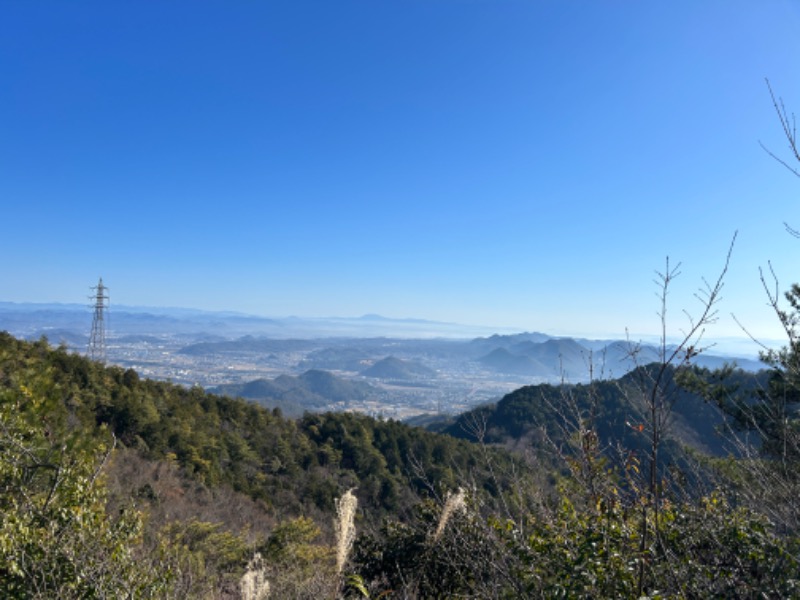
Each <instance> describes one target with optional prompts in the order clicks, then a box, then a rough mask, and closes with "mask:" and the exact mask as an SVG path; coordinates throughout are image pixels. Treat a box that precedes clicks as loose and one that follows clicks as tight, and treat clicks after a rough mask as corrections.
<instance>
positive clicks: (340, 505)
mask: <svg viewBox="0 0 800 600" xmlns="http://www.w3.org/2000/svg"><path fill="white" fill-rule="evenodd" d="M353 489H355V488H351V489H349V490H347V492H345V493H344V495H343V496H342V497H341V498H339V499H338V500H336V521H335V522H334V528H335V530H336V573H337V575H338V574H341V572H342V569H344V565H345V563H346V562H347V557H348V555H349V554H350V549H351V548H352V547H353V542H354V541H355V539H356V526H355V523H354V521H355V517H356V508H358V499H357V498H356V497H355V496H354V495H353Z"/></svg>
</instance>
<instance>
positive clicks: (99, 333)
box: [89, 277, 109, 363]
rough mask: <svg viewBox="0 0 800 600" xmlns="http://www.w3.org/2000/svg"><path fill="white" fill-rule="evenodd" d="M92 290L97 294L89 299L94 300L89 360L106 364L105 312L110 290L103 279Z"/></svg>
mask: <svg viewBox="0 0 800 600" xmlns="http://www.w3.org/2000/svg"><path fill="white" fill-rule="evenodd" d="M91 289H92V290H94V291H95V293H94V294H93V295H92V296H89V299H90V300H93V304H91V307H92V308H93V309H94V318H93V319H92V335H91V336H90V337H89V358H91V359H92V360H96V361H99V362H102V363H104V362H106V325H105V312H106V310H107V309H108V301H109V297H108V288H107V287H106V286H104V285H103V278H102V277H101V278H100V281H98V283H97V285H96V286H95V287H93V288H91Z"/></svg>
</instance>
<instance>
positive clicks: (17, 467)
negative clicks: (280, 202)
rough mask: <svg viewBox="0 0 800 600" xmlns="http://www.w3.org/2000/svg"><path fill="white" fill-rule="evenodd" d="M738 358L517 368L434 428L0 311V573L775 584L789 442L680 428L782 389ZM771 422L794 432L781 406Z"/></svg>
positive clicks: (593, 590) (551, 588)
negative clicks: (614, 369) (536, 381)
mask: <svg viewBox="0 0 800 600" xmlns="http://www.w3.org/2000/svg"><path fill="white" fill-rule="evenodd" d="M654 369H655V371H654ZM662 374H666V376H665V377H661V375H662ZM636 377H639V379H638V380H636ZM737 377H739V376H735V377H734V378H733V379H730V378H726V379H725V380H724V381H723V380H722V379H720V378H719V377H717V374H712V373H709V372H707V371H703V370H699V369H695V368H692V367H689V366H686V367H679V368H676V369H659V368H658V367H657V366H656V367H647V368H643V370H642V371H641V372H640V373H636V372H634V373H632V374H630V375H629V376H628V377H627V378H623V379H622V380H619V381H618V382H602V383H599V384H597V385H595V384H590V385H585V386H560V387H551V386H534V387H527V388H523V389H521V390H518V391H517V392H514V393H513V394H510V395H509V396H507V397H506V398H504V399H503V400H501V401H500V402H499V403H498V404H497V405H496V406H494V407H487V408H484V409H481V410H478V411H473V412H472V413H468V414H467V415H463V416H462V417H460V418H459V420H458V422H457V423H456V424H455V425H454V426H453V427H452V428H451V433H453V435H441V434H434V433H431V432H428V431H424V430H422V429H419V428H412V427H409V426H406V425H403V424H401V423H398V422H394V421H382V420H375V419H371V418H368V417H364V416H360V415H355V414H346V413H343V414H306V415H305V416H303V417H302V418H300V419H298V420H292V419H287V418H285V417H283V416H282V415H281V414H280V412H279V411H277V410H267V409H264V408H263V407H260V406H258V405H255V404H251V403H248V402H246V401H243V400H236V399H231V398H227V397H221V396H216V395H212V394H207V393H205V392H204V391H203V390H201V389H199V388H192V389H186V388H182V387H180V386H176V385H172V384H168V383H163V382H154V381H150V380H146V379H141V378H140V377H139V376H138V375H137V374H136V373H135V372H134V371H132V370H124V369H121V368H118V367H106V366H103V365H101V364H99V363H93V362H91V361H88V360H87V359H85V358H83V357H80V356H77V355H74V354H71V353H69V352H68V351H66V350H65V349H64V348H52V347H50V346H49V345H48V344H47V342H46V341H44V340H42V341H38V342H24V341H20V340H17V339H15V338H13V337H12V336H10V335H7V334H0V452H1V454H0V485H2V491H3V493H2V496H0V509H2V516H3V519H2V522H1V523H0V554H2V557H0V558H1V559H2V560H0V592H1V593H2V594H3V595H4V597H11V598H53V597H61V598H86V597H141V598H185V597H196V598H239V597H242V598H248V599H251V598H265V597H268V596H269V597H275V598H320V597H329V598H334V597H397V598H428V597H454V596H455V597H486V598H500V597H553V596H564V597H576V596H578V597H585V596H595V597H642V596H651V597H654V596H661V597H687V596H702V597H708V596H714V595H717V596H736V597H755V596H756V595H760V594H765V595H766V596H767V597H787V596H792V595H794V594H796V593H797V592H798V587H797V586H798V581H797V572H798V566H799V565H798V536H797V531H798V529H797V522H798V521H797V511H796V510H795V509H794V508H793V507H794V501H793V499H794V498H796V492H797V486H796V478H797V475H796V473H797V470H796V469H787V468H786V465H796V457H797V456H798V455H800V454H798V453H796V452H794V451H792V452H785V453H780V451H779V447H780V445H776V444H774V443H772V442H773V441H775V440H773V439H772V438H770V440H769V441H770V442H771V443H770V444H769V445H768V446H767V445H761V446H760V450H759V446H749V447H744V446H739V447H738V448H737V452H738V453H737V454H735V455H733V454H731V455H725V456H730V458H727V457H726V458H720V457H722V456H723V453H724V451H725V446H724V444H723V443H722V441H721V438H720V440H717V441H713V442H711V441H707V440H706V441H705V442H703V444H697V443H694V442H693V439H694V440H695V441H696V440H697V439H701V438H704V437H705V436H706V435H708V436H711V435H712V434H713V435H717V434H716V433H715V426H717V425H721V424H723V423H725V422H728V421H726V418H725V417H724V415H730V416H729V417H728V420H729V421H730V423H731V424H732V425H733V426H734V427H737V428H738V429H739V431H743V430H745V429H753V425H754V423H755V422H754V421H753V419H754V418H758V419H760V421H759V425H761V426H762V430H764V431H767V428H766V425H767V424H768V416H769V415H768V414H766V413H764V412H763V411H758V410H755V409H757V408H758V407H759V406H766V404H765V400H766V398H768V393H767V392H769V390H775V391H778V390H780V391H782V392H783V393H784V397H787V396H786V394H785V392H786V391H787V389H794V388H793V387H791V386H793V385H794V384H793V382H792V381H787V380H786V379H785V377H783V375H782V371H781V370H780V369H777V370H775V371H773V373H772V375H769V376H767V375H765V376H764V377H765V379H764V381H763V382H762V383H764V385H757V384H754V385H751V386H748V385H744V380H741V381H740V380H737ZM653 381H655V382H656V384H657V385H658V386H659V388H658V389H659V393H660V394H661V393H664V394H669V395H671V394H672V393H675V394H677V395H678V396H676V397H675V400H674V401H672V400H670V402H669V404H668V405H664V406H665V407H666V409H668V410H669V412H670V415H672V416H674V418H673V419H671V423H674V424H675V425H676V427H674V428H672V427H671V428H670V429H669V431H671V432H673V433H674V434H675V435H674V437H672V438H668V437H665V438H664V440H659V441H658V447H659V448H663V449H665V450H664V452H663V453H662V454H658V455H657V458H656V459H655V460H653V457H652V450H653V448H654V435H653V431H654V429H652V428H651V424H650V423H649V421H648V414H647V410H646V409H647V406H648V395H647V393H646V392H647V390H646V389H644V388H643V387H642V385H645V384H649V383H650V382H653ZM678 383H680V384H681V386H683V387H684V388H685V387H691V388H692V389H693V390H694V395H693V396H691V395H689V394H688V393H687V392H685V391H682V389H681V387H679V386H678ZM765 390H766V392H765ZM637 394H638V395H637ZM665 397H666V396H665ZM650 398H651V401H652V397H650ZM737 398H743V399H746V401H745V402H738V401H737V400H736V399H737ZM759 402H760V404H759ZM684 403H685V404H686V406H685V407H682V404H684ZM715 407H719V408H720V409H721V412H720V411H719V410H717V408H715ZM749 409H753V410H749ZM748 410H749V412H748ZM737 411H738V412H737ZM788 422H790V423H794V422H795V421H788ZM684 426H685V427H691V428H693V431H694V433H693V434H692V435H693V436H694V438H692V435H688V437H687V434H686V433H685V432H684V433H681V430H682V429H684ZM792 427H794V425H792ZM769 431H770V432H771V435H783V436H784V437H783V438H782V439H783V441H784V444H783V447H784V448H796V447H797V446H796V442H797V439H796V437H795V434H794V433H793V431H795V429H790V430H787V429H784V430H782V433H781V432H777V431H772V430H769ZM665 432H666V430H665ZM467 434H469V436H471V438H472V440H473V441H468V440H467V439H457V437H454V436H455V435H457V436H461V437H467ZM729 439H730V443H732V444H738V443H740V442H741V440H739V438H737V437H736V436H733V437H731V438H729ZM776 439H777V438H776ZM496 443H501V444H502V445H504V446H509V447H510V446H516V449H517V450H523V452H521V453H519V454H517V455H516V457H515V455H514V454H512V453H510V452H509V451H507V450H505V449H503V448H501V447H498V446H496ZM684 443H689V444H690V445H694V451H692V452H688V453H684V454H682V455H681V456H682V458H681V461H682V462H681V463H680V464H677V461H675V460H674V457H675V456H677V455H676V454H672V451H671V450H669V448H671V447H672V446H674V448H680V447H681V445H682V444H684ZM704 445H705V447H704ZM700 450H709V452H711V454H713V455H716V456H717V458H713V457H708V458H704V457H703V456H702V455H701V452H700ZM748 451H749V452H750V453H749V454H748ZM620 456H622V457H625V459H624V460H618V459H619V457H620ZM737 456H738V458H736V457H737ZM792 461H795V462H792ZM662 463H663V465H664V466H669V467H670V468H663V469H662V468H661V466H662ZM653 465H655V467H656V468H657V472H658V476H657V477H651V476H650V475H649V469H650V467H651V466H653ZM673 467H675V468H673ZM693 468H697V469H702V470H703V473H704V474H705V475H706V476H705V477H704V478H703V479H702V480H700V479H697V478H693V477H688V476H687V474H688V473H689V472H690V471H691V469H693Z"/></svg>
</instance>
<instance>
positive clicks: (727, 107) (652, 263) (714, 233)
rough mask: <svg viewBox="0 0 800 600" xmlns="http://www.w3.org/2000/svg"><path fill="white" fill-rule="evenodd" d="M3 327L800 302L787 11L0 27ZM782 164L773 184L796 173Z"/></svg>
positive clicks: (772, 328) (526, 319) (550, 328)
mask: <svg viewBox="0 0 800 600" xmlns="http://www.w3.org/2000/svg"><path fill="white" fill-rule="evenodd" d="M0 13H2V18H0V74H2V79H3V82H2V86H1V87H0V207H2V215H3V219H2V231H3V234H2V236H0V253H2V256H4V257H5V258H4V260H2V261H0V300H5V301H14V302H53V301H55V302H82V301H84V298H85V296H86V295H87V294H88V293H89V289H88V288H89V286H91V285H94V283H95V282H96V280H97V278H98V276H102V277H103V278H104V281H105V282H106V283H107V285H109V286H110V288H111V298H112V305H113V303H114V302H116V303H119V304H127V305H145V306H184V307H193V308H203V309H212V310H216V309H219V310H237V311H243V312H248V313H254V314H259V315H268V316H286V315H300V316H333V315H336V316H358V315H361V314H364V313H379V314H382V315H384V316H388V317H398V318H399V317H417V318H427V319H434V320H445V321H454V322H461V323H465V324H475V325H491V326H497V327H504V328H507V327H511V328H518V329H519V330H538V331H544V332H547V333H551V334H570V335H572V334H579V335H586V336H590V337H593V336H607V335H614V336H619V335H623V334H624V332H625V330H626V329H628V330H629V331H631V332H632V333H633V334H635V335H638V334H647V333H655V332H657V330H658V326H659V322H658V317H657V316H656V311H657V310H658V301H657V298H656V296H655V295H654V294H655V291H656V288H655V286H654V284H653V276H654V271H655V270H656V269H660V268H663V265H664V261H665V257H666V256H669V257H670V260H671V261H673V263H676V262H681V263H682V264H683V268H682V275H681V276H680V277H679V278H678V279H677V280H676V282H675V288H674V291H673V294H672V296H671V297H670V309H671V312H670V315H671V316H674V320H671V321H670V323H671V328H672V329H673V330H675V331H677V329H678V328H679V327H680V326H681V325H683V324H684V323H685V321H683V320H682V318H681V314H680V311H681V309H684V308H687V309H689V310H690V311H693V310H694V308H695V304H696V301H694V300H693V299H692V293H693V292H694V291H695V290H696V288H697V287H698V286H699V285H700V284H701V278H702V277H706V278H708V279H714V278H715V277H716V276H717V274H718V272H719V270H720V268H721V266H722V264H723V262H724V258H725V254H726V252H727V249H728V246H729V244H730V241H731V238H732V236H733V234H734V231H737V230H738V232H739V235H738V240H737V243H736V247H735V249H734V252H733V257H732V262H731V268H730V272H729V275H728V278H727V281H726V287H725V293H724V294H723V296H724V297H723V301H722V303H721V304H720V307H719V308H720V319H719V322H718V323H717V325H716V326H715V327H714V328H712V329H711V330H710V331H709V336H710V337H712V338H713V337H724V336H731V335H741V331H740V330H739V329H738V327H737V326H736V324H735V323H734V322H733V320H732V319H731V317H730V313H735V314H736V315H737V317H738V318H739V320H741V321H742V322H743V323H745V324H746V325H747V326H748V328H750V329H751V330H752V332H753V333H754V334H756V335H759V336H763V337H767V338H769V337H778V333H779V332H778V329H777V327H776V324H775V321H774V319H773V318H772V316H771V315H770V312H769V309H768V308H767V307H766V306H765V297H764V294H763V290H762V289H761V286H760V283H759V279H758V269H759V267H760V266H761V267H766V266H767V264H768V261H772V264H773V266H774V268H775V271H776V272H777V274H778V275H779V278H780V281H781V284H782V285H783V286H784V287H785V286H788V284H789V283H791V282H793V281H797V280H800V273H798V272H797V269H796V264H797V261H796V257H797V256H798V253H800V241H798V240H795V239H793V238H791V237H790V236H789V235H788V234H786V233H785V232H784V229H783V222H784V221H789V222H790V223H791V222H794V223H795V224H796V225H799V226H800V180H798V179H797V178H796V177H793V176H792V175H791V174H790V173H789V172H788V171H786V170H785V169H783V168H782V167H781V166H780V165H778V164H777V163H776V162H775V161H773V160H772V159H770V158H769V157H768V156H767V155H766V154H765V152H764V151H763V150H762V149H761V148H760V147H759V141H762V142H763V143H764V144H766V145H767V146H769V147H770V148H772V149H773V150H774V151H775V152H776V153H778V154H786V143H785V140H783V139H782V137H781V132H780V129H779V124H778V122H777V120H776V118H775V114H774V112H773V108H772V106H771V102H770V98H769V94H768V90H767V88H766V86H765V83H764V78H765V77H769V79H770V81H771V83H772V85H773V87H774V89H775V91H776V93H777V94H779V95H780V96H782V97H783V98H784V100H785V102H786V104H787V106H788V107H789V108H790V109H791V108H792V107H794V108H795V109H796V110H797V111H799V112H800V76H798V70H797V65H798V59H800V36H798V35H797V32H798V31H800V3H798V2H795V1H791V2H790V1H780V0H775V1H770V2H752V1H750V0H747V1H738V0H719V1H697V0H691V1H689V0H687V1H671V2H633V1H630V2H623V1H597V2H583V1H581V2H578V1H570V0H566V1H562V0H559V1H555V0H552V1H534V0H527V1H517V0H491V1H490V0H403V1H400V0H381V1H376V0H363V1H351V0H340V1H337V2H331V1H330V0H319V1H307V0H291V1H274V2H267V1H264V2H222V1H219V2H207V1H192V2H188V1H186V2H178V1H165V2H125V1H120V2H61V1H59V2H38V1H30V2H17V1H3V2H0ZM787 156H788V155H787Z"/></svg>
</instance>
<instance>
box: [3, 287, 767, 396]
mask: <svg viewBox="0 0 800 600" xmlns="http://www.w3.org/2000/svg"><path fill="white" fill-rule="evenodd" d="M90 327H91V310H90V309H89V307H88V306H84V305H79V304H74V305H61V304H16V303H11V302H0V330H7V331H9V333H12V334H13V335H17V336H19V337H24V338H28V339H31V338H38V337H40V336H42V335H44V336H47V337H48V339H49V340H50V341H51V342H52V343H55V344H59V343H64V344H66V345H67V346H69V347H71V348H74V349H77V350H79V351H82V350H83V349H84V348H85V347H86V344H87V342H88V332H89V329H90ZM107 328H108V339H109V340H110V341H111V342H113V343H114V344H117V345H118V347H119V346H123V345H125V344H130V345H133V344H136V343H151V344H156V343H157V342H158V340H159V339H160V338H163V337H164V336H172V338H173V339H172V343H173V344H177V345H176V346H175V351H176V352H178V353H180V354H182V355H185V356H190V357H194V358H197V359H202V358H203V357H209V358H216V359H219V360H217V361H216V362H217V363H220V362H222V360H225V361H236V360H238V359H239V358H242V357H247V358H256V359H258V360H257V362H258V361H261V360H263V359H264V358H269V357H272V358H274V357H276V356H296V357H297V358H296V359H295V361H296V362H294V363H291V362H284V363H282V364H283V365H286V367H287V369H288V370H290V371H291V372H293V373H297V372H300V371H303V372H305V371H310V370H322V371H335V372H340V373H348V374H350V375H359V376H364V377H372V378H376V379H380V380H384V381H386V380H397V381H422V380H435V379H436V378H437V372H441V373H445V372H446V373H449V374H451V375H452V374H463V373H465V372H469V373H473V374H474V373H482V372H486V373H489V374H496V375H497V377H496V379H498V380H500V379H504V380H506V381H520V382H522V383H544V382H556V381H560V380H565V381H571V382H576V383H577V382H582V381H588V380H589V379H592V378H594V379H609V378H615V377H620V376H622V375H624V374H625V373H627V372H629V371H631V370H632V369H633V368H635V367H636V366H637V365H638V366H640V365H645V364H648V363H650V362H653V361H657V360H659V357H660V356H659V350H658V348H657V347H655V346H653V345H651V344H637V343H632V342H628V341H624V340H613V339H612V340H589V339H583V338H570V337H557V336H551V335H547V334H544V333H539V332H528V333H515V334H501V333H496V332H491V331H489V330H486V329H483V330H481V329H480V328H465V327H462V326H460V325H455V324H452V323H440V322H433V321H425V320H420V319H387V318H385V317H381V316H378V315H364V316H362V317H357V318H327V319H322V318H320V319H303V318H298V317H287V318H280V319H273V318H265V317H255V316H251V315H243V314H238V313H226V312H204V311H198V310H187V309H174V308H152V309H150V308H141V307H128V306H121V305H120V306H115V307H112V310H111V311H110V313H109V316H108V319H107ZM476 333H477V335H476ZM287 360H288V359H287ZM131 361H132V362H134V363H135V359H133V358H132V359H131ZM732 361H735V362H736V364H737V365H738V366H739V367H740V368H742V369H745V370H750V371H756V370H758V369H760V368H761V367H762V365H761V363H759V362H758V361H757V360H753V359H751V358H740V357H724V356H716V355H713V354H710V353H708V352H703V353H700V354H699V355H698V356H696V357H694V358H693V359H692V362H693V363H695V364H698V365H701V366H705V367H709V368H716V367H720V366H722V365H723V364H724V363H726V362H732ZM281 368H282V367H281ZM284 391H285V390H284ZM314 402H316V400H315V399H314V398H311V397H308V398H305V400H304V403H308V404H312V405H313V403H314Z"/></svg>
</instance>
